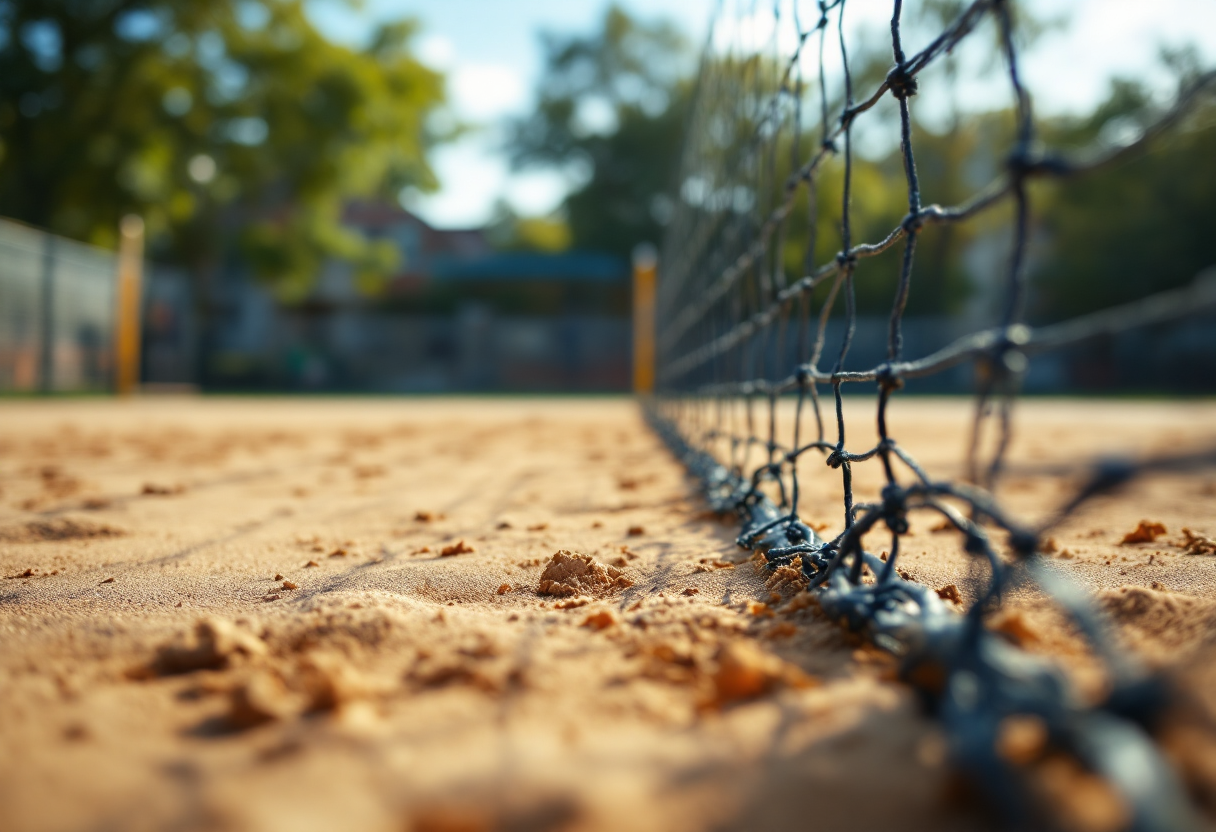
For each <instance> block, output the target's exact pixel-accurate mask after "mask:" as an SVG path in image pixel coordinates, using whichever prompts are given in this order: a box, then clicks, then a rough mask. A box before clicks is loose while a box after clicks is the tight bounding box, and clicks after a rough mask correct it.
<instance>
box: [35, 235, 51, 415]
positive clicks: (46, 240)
mask: <svg viewBox="0 0 1216 832" xmlns="http://www.w3.org/2000/svg"><path fill="white" fill-rule="evenodd" d="M41 289H42V291H41V306H42V309H41V312H42V317H41V326H40V330H41V331H40V332H39V333H38V339H39V341H38V389H39V390H40V391H41V392H43V393H50V392H53V391H54V389H55V235H54V234H46V233H44V234H43V235H42V286H41Z"/></svg>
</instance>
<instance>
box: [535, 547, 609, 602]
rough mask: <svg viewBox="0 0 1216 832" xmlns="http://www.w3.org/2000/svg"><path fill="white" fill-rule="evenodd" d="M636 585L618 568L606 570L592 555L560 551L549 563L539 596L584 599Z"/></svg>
mask: <svg viewBox="0 0 1216 832" xmlns="http://www.w3.org/2000/svg"><path fill="white" fill-rule="evenodd" d="M631 586H633V581H631V580H629V578H627V577H626V576H625V573H624V572H623V571H622V570H621V569H619V568H617V567H615V566H605V565H604V564H602V563H600V562H599V561H597V560H596V559H595V558H593V557H591V556H590V555H582V554H579V553H578V552H569V551H567V550H565V549H560V550H558V551H557V552H555V553H554V555H553V557H552V558H550V559H549V563H548V564H546V566H545V571H544V572H542V573H541V575H540V586H539V587H537V592H539V593H540V594H541V595H557V596H568V595H581V594H584V593H593V594H594V593H599V592H606V591H608V590H610V589H625V588H627V587H631Z"/></svg>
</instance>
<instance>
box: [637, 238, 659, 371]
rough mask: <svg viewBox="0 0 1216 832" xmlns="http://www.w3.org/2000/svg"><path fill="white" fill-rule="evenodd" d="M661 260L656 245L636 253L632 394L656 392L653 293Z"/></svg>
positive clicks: (639, 248)
mask: <svg viewBox="0 0 1216 832" xmlns="http://www.w3.org/2000/svg"><path fill="white" fill-rule="evenodd" d="M657 264H658V257H657V256H656V255H655V250H654V246H651V245H647V244H642V245H639V246H638V247H637V248H635V249H634V250H633V392H634V393H637V394H638V395H647V394H649V393H653V392H654V294H655V272H656V267H657Z"/></svg>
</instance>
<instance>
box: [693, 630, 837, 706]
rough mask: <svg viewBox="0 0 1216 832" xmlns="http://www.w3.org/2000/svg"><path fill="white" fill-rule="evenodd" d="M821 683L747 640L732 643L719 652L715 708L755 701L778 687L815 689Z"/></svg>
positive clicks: (715, 673)
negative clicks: (750, 700)
mask: <svg viewBox="0 0 1216 832" xmlns="http://www.w3.org/2000/svg"><path fill="white" fill-rule="evenodd" d="M816 684H818V682H817V681H816V680H815V679H814V678H813V677H811V676H808V675H807V674H805V673H803V672H802V671H801V670H800V669H799V668H798V667H797V666H795V665H792V664H790V663H789V662H787V661H784V660H782V659H780V658H778V657H777V656H774V655H772V654H771V653H767V652H765V651H764V650H761V649H760V648H759V647H757V646H756V645H754V644H752V643H751V642H747V641H731V642H727V643H725V644H723V645H722V646H721V647H720V648H719V650H718V656H717V669H716V670H715V672H714V674H713V685H714V696H713V699H712V700H711V702H710V704H711V705H716V706H722V705H727V704H730V703H732V702H739V701H742V700H746V699H752V698H755V697H757V696H762V695H764V694H765V693H768V692H769V691H770V690H772V689H773V688H775V687H778V686H784V687H792V688H807V687H813V686H814V685H816Z"/></svg>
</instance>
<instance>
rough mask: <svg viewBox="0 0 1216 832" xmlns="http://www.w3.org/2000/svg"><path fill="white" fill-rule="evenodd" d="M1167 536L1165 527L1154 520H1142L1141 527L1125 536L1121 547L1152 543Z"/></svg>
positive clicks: (1120, 543)
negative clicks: (1162, 536)
mask: <svg viewBox="0 0 1216 832" xmlns="http://www.w3.org/2000/svg"><path fill="white" fill-rule="evenodd" d="M1163 534H1165V525H1164V524H1162V523H1157V522H1155V521H1153V520H1141V521H1140V525H1138V526H1136V528H1134V529H1132V530H1131V531H1130V532H1128V533H1127V534H1125V535H1123V539H1122V540H1120V541H1119V545H1121V546H1128V545H1130V544H1132V543H1152V542H1153V541H1154V540H1156V539H1157V538H1159V537H1160V536H1161V535H1163Z"/></svg>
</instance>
